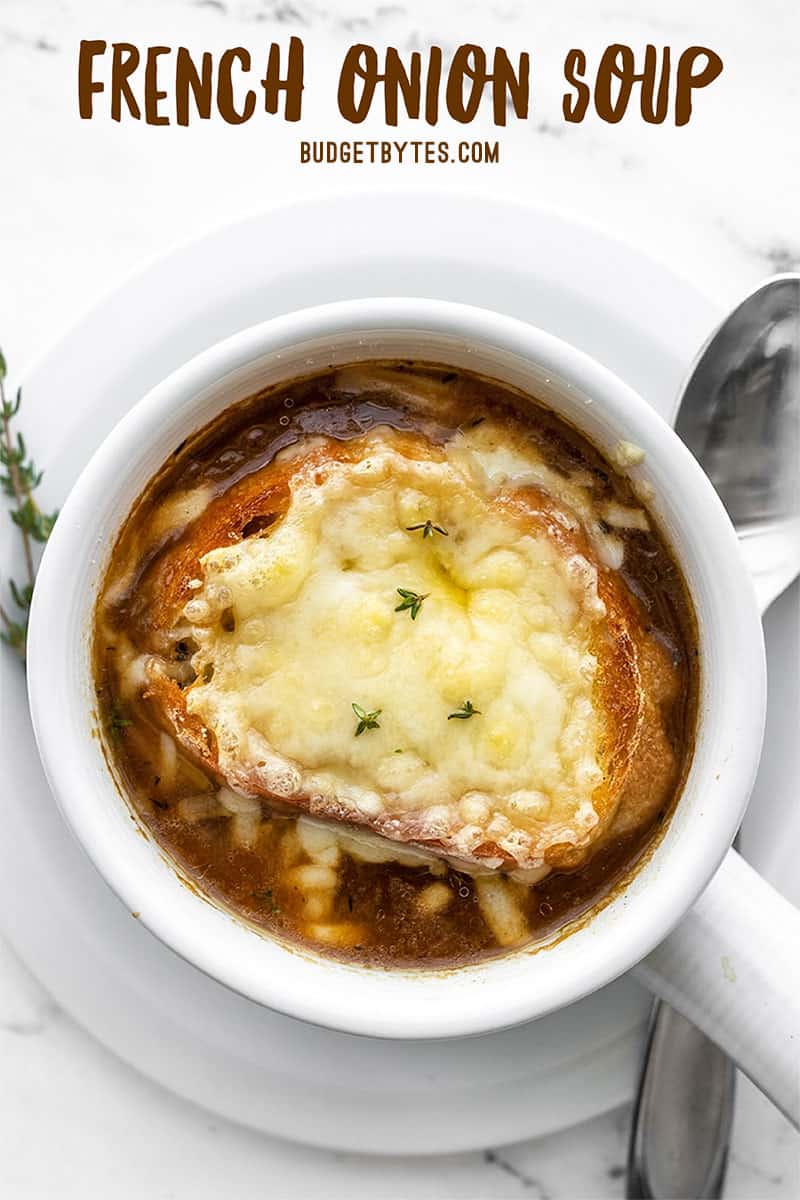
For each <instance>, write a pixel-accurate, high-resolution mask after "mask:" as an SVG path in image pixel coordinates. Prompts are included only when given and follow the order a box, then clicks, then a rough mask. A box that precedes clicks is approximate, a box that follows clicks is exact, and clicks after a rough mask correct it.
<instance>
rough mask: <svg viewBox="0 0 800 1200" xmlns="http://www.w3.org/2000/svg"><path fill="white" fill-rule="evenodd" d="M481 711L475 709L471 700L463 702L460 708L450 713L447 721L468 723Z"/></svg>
mask: <svg viewBox="0 0 800 1200" xmlns="http://www.w3.org/2000/svg"><path fill="white" fill-rule="evenodd" d="M480 715H481V710H480V709H479V708H475V706H474V704H473V703H472V701H471V700H465V701H464V703H463V704H462V705H461V708H457V709H456V711H455V712H451V713H450V715H449V716H448V718H447V719H448V721H468V720H469V719H470V717H479V716H480Z"/></svg>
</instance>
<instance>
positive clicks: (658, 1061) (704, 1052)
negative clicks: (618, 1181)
mask: <svg viewBox="0 0 800 1200" xmlns="http://www.w3.org/2000/svg"><path fill="white" fill-rule="evenodd" d="M735 1091H736V1068H735V1067H734V1065H733V1063H732V1062H731V1060H730V1058H729V1057H728V1056H727V1054H725V1053H724V1051H722V1050H720V1049H719V1048H718V1047H717V1046H715V1045H714V1043H713V1042H712V1041H710V1040H709V1039H708V1038H707V1037H706V1036H705V1034H704V1033H701V1032H700V1030H699V1029H698V1028H697V1027H696V1026H695V1025H693V1024H692V1023H691V1022H690V1021H687V1020H686V1018H685V1017H682V1016H681V1015H680V1013H678V1012H676V1011H675V1009H674V1008H670V1006H669V1005H668V1004H665V1003H663V1002H662V1001H660V1000H656V1001H655V1003H654V1005H653V1011H652V1017H651V1023H650V1032H649V1036H648V1042H647V1048H646V1051H645V1057H644V1064H643V1067H642V1075H641V1079H640V1082H639V1093H638V1097H637V1102H636V1108H635V1110H634V1114H633V1125H632V1132H631V1141H630V1149H629V1157H628V1185H627V1196H628V1200H673V1198H674V1197H676V1196H684V1197H692V1200H715V1198H716V1197H719V1196H721V1195H722V1188H723V1184H724V1182H725V1170H726V1167H727V1160H728V1146H729V1143H730V1133H731V1124H732V1121H733V1110H734V1097H735Z"/></svg>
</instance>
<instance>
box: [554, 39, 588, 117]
mask: <svg viewBox="0 0 800 1200" xmlns="http://www.w3.org/2000/svg"><path fill="white" fill-rule="evenodd" d="M585 74H586V55H585V54H584V52H583V51H582V50H578V49H574V50H568V51H567V57H566V58H565V59H564V78H565V79H566V81H567V83H571V84H572V86H573V87H574V88H575V96H574V97H573V96H571V95H570V93H569V92H565V93H564V99H563V101H562V105H561V111H562V112H563V114H564V120H565V121H571V122H572V123H574V124H578V123H579V122H580V121H582V120H583V118H584V117H585V116H586V110H587V109H588V107H589V101H590V99H591V96H592V93H591V91H590V90H589V86H588V84H586V83H584V81H583V78H582V76H584V75H585Z"/></svg>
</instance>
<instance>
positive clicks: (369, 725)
mask: <svg viewBox="0 0 800 1200" xmlns="http://www.w3.org/2000/svg"><path fill="white" fill-rule="evenodd" d="M353 712H354V713H355V715H356V717H357V718H358V725H356V732H355V736H356V737H361V735H362V733H366V731H367V730H368V729H380V727H381V726H380V722H379V721H378V717H379V716H380V715H381V713H382V712H383V709H382V708H376V709H374V710H373V711H372V712H367V710H366V709H364V708H362V707H361V705H360V704H353Z"/></svg>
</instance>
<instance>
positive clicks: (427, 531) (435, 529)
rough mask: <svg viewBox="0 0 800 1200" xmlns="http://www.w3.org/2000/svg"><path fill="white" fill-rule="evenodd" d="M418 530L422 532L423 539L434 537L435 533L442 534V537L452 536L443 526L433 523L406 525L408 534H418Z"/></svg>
mask: <svg viewBox="0 0 800 1200" xmlns="http://www.w3.org/2000/svg"><path fill="white" fill-rule="evenodd" d="M418 529H421V530H422V536H423V538H427V537H433V535H434V533H440V534H441V535H442V537H449V536H450V534H449V533H448V532H447V530H446V529H443V528H442V526H441V525H434V523H433V521H422V522H420V524H419V525H406V532H407V533H416V532H417V530H418Z"/></svg>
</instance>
